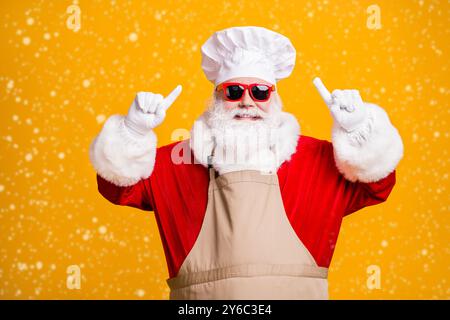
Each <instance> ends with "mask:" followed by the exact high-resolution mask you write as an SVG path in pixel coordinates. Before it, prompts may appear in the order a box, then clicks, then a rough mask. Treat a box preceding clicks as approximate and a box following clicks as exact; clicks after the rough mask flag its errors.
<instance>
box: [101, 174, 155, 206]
mask: <svg viewBox="0 0 450 320" xmlns="http://www.w3.org/2000/svg"><path fill="white" fill-rule="evenodd" d="M97 185H98V191H99V192H100V194H101V195H102V196H103V197H104V198H105V199H107V200H108V201H110V202H111V203H114V204H117V205H121V206H129V207H134V208H138V209H142V210H146V211H153V208H154V205H153V202H152V200H151V199H152V197H151V194H150V191H151V190H150V183H149V178H148V179H145V180H140V181H139V182H138V183H136V184H134V185H132V186H128V187H119V186H116V185H115V184H113V183H111V182H109V181H107V180H105V179H103V178H102V177H100V176H99V175H98V174H97Z"/></svg>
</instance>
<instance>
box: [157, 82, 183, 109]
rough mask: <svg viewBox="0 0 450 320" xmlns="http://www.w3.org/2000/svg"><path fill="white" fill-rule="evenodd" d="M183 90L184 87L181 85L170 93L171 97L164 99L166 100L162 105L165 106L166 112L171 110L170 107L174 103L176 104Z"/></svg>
mask: <svg viewBox="0 0 450 320" xmlns="http://www.w3.org/2000/svg"><path fill="white" fill-rule="evenodd" d="M182 89H183V87H182V86H181V85H178V86H176V88H175V89H173V90H172V92H171V93H169V95H168V96H167V97H165V98H164V100H163V101H162V104H163V106H164V109H165V110H167V109H169V107H170V106H171V105H172V103H174V102H175V100H176V99H177V98H178V96H179V95H180V93H181V90H182Z"/></svg>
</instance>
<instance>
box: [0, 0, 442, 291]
mask: <svg viewBox="0 0 450 320" xmlns="http://www.w3.org/2000/svg"><path fill="white" fill-rule="evenodd" d="M71 4H72V2H71V1H62V0H59V1H47V0H46V1H44V0H42V1H22V0H21V1H11V0H10V1H1V4H0V17H1V21H0V35H1V41H2V46H1V52H0V56H1V66H0V92H1V95H0V124H1V125H0V298H3V299H7V298H8V299H53V298H62V299H79V298H82V299H84V298H89V299H92V298H99V299H108V298H129V299H167V298H168V288H167V285H166V283H165V280H166V278H167V276H168V273H167V268H166V263H165V258H164V253H163V250H162V246H161V241H160V238H159V233H158V230H157V227H156V222H155V219H154V216H153V213H150V212H145V211H139V210H136V209H132V208H126V207H118V206H114V205H112V204H110V203H108V202H107V201H106V200H105V199H103V198H102V197H101V195H100V194H99V193H98V192H97V189H96V188H97V185H96V180H95V172H94V170H93V168H92V167H91V166H90V163H89V159H88V147H89V144H90V143H91V141H92V139H93V138H94V137H95V135H96V134H98V132H99V131H100V129H101V126H102V124H103V123H104V120H105V119H106V118H107V117H108V116H110V115H112V114H115V113H121V114H124V113H126V112H127V110H128V107H129V106H130V104H131V102H132V100H133V98H134V96H135V93H136V92H138V91H152V92H157V93H162V94H164V95H166V94H168V93H169V92H170V91H171V90H172V89H173V88H174V87H175V86H176V85H177V84H182V85H183V87H184V90H183V93H182V95H181V96H180V97H179V98H178V100H177V102H175V104H174V105H173V106H172V107H171V109H170V110H169V112H168V116H167V118H166V121H165V122H164V123H163V125H162V126H160V127H159V128H157V130H156V131H157V135H158V137H159V141H158V143H159V145H164V144H167V143H169V142H171V134H172V132H174V130H176V129H179V128H185V129H190V127H191V125H192V123H193V121H194V120H195V119H196V117H198V116H199V115H200V114H201V112H202V111H203V109H204V107H205V103H206V100H207V99H208V97H209V96H210V94H211V92H212V85H211V84H210V83H209V82H208V81H207V79H206V78H205V76H204V74H203V72H202V70H201V67H200V61H201V55H200V47H201V45H202V44H203V42H204V41H205V40H206V39H207V38H208V37H209V36H210V35H211V34H212V33H213V32H214V31H217V30H221V29H224V28H227V27H230V26H237V25H258V26H264V27H267V28H270V29H273V30H275V31H278V32H280V33H282V34H284V35H286V36H287V37H289V38H290V39H291V41H292V43H293V44H294V46H295V47H296V49H297V62H296V67H295V69H294V72H293V73H292V75H291V77H289V78H288V79H285V80H282V81H280V82H279V92H280V94H281V97H282V99H283V102H284V105H285V110H286V111H288V112H291V113H293V114H295V115H296V116H297V118H298V119H299V122H300V124H301V126H302V133H303V134H306V135H311V136H314V137H318V138H322V139H328V140H329V139H330V130H331V124H332V119H331V116H330V115H329V112H328V110H327V108H326V107H325V105H324V103H323V102H322V101H321V99H320V97H319V95H318V93H317V92H316V90H315V88H314V87H313V85H312V82H311V80H312V79H313V77H314V76H320V77H321V78H322V80H323V81H324V83H325V84H326V85H327V87H329V89H336V88H340V89H345V88H357V89H360V91H361V94H362V96H363V99H364V100H366V101H369V102H374V103H377V104H379V105H381V106H382V107H383V108H385V109H386V110H387V112H388V114H389V115H390V118H391V120H392V122H393V123H394V125H395V126H396V127H397V128H398V129H399V131H400V133H401V135H402V137H403V140H404V144H405V157H404V159H403V160H402V162H401V164H400V166H399V167H398V176H397V177H398V182H397V185H396V187H395V188H394V190H393V192H392V194H391V196H390V198H389V199H388V201H387V202H386V203H383V204H381V205H378V206H376V207H371V208H365V209H363V210H361V211H360V212H358V213H355V214H353V215H351V216H349V217H348V218H346V219H345V220H344V223H343V226H342V229H341V233H340V236H339V241H338V244H337V248H336V251H335V254H334V258H333V262H332V265H331V269H330V277H329V279H330V283H329V285H330V297H331V298H332V299H355V298H361V299H401V298H406V299H413V298H417V299H433V298H438V299H449V298H450V283H449V281H450V278H449V249H450V247H449V244H448V243H449V240H450V239H449V234H450V233H449V231H450V230H449V207H450V202H449V196H448V191H449V176H448V175H449V170H448V165H449V160H448V158H449V154H448V145H449V143H448V141H449V132H448V130H447V129H448V126H449V104H448V99H449V92H450V83H449V72H450V70H449V55H448V51H449V49H450V46H449V44H450V41H449V31H450V28H449V11H450V4H449V2H448V1H445V0H443V1H425V0H423V1H392V0H389V1H343V0H342V1H337V0H329V1H326V0H322V1H292V0H289V1H276V0H270V1H262V0H260V1H242V0H241V1H214V2H213V1H204V0H203V1H202V0H198V1H197V0H196V1H119V0H117V1H114V0H111V1H91V0H89V1H87V0H86V1H78V5H79V7H80V9H81V29H80V30H79V31H78V32H74V31H73V30H71V29H70V28H68V27H67V25H66V20H67V19H68V18H69V14H68V13H67V12H66V9H67V7H68V6H69V5H71ZM371 4H376V5H378V6H379V8H380V9H381V25H382V27H381V29H380V30H372V29H369V28H368V27H367V26H366V21H367V18H368V14H367V12H366V9H367V7H368V6H369V5H371ZM70 265H78V266H80V268H81V274H82V283H81V289H79V290H70V289H68V288H67V287H66V277H67V273H66V270H67V267H68V266H70ZM370 265H377V266H379V267H380V270H381V288H380V289H374V290H369V289H368V287H367V285H366V281H367V278H368V274H367V267H368V266H370Z"/></svg>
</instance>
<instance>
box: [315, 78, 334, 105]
mask: <svg viewBox="0 0 450 320" xmlns="http://www.w3.org/2000/svg"><path fill="white" fill-rule="evenodd" d="M313 83H314V85H315V86H316V89H317V91H319V94H320V96H321V97H322V99H323V101H325V103H326V104H327V105H330V104H331V102H332V98H331V94H330V91H328V89H327V88H326V87H325V85H324V84H323V82H322V80H320V78H319V77H316V78H314V80H313Z"/></svg>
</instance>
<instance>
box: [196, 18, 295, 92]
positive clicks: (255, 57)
mask: <svg viewBox="0 0 450 320" xmlns="http://www.w3.org/2000/svg"><path fill="white" fill-rule="evenodd" d="M201 52H202V69H203V72H204V73H205V75H206V77H207V78H208V80H209V81H211V82H213V83H214V85H218V84H220V83H222V82H224V81H226V80H229V79H231V78H236V77H256V78H260V79H263V80H266V81H268V82H269V83H272V84H275V83H276V81H278V80H280V79H284V78H287V77H288V76H289V75H290V74H291V72H292V70H293V69H294V65H295V48H294V46H293V45H292V43H291V41H290V40H289V39H288V38H287V37H285V36H283V35H282V34H279V33H277V32H274V31H271V30H269V29H266V28H263V27H255V26H248V27H232V28H228V29H224V30H221V31H217V32H215V33H214V34H213V35H212V36H211V37H210V38H209V39H208V40H207V41H206V42H205V43H204V44H203V46H202V48H201Z"/></svg>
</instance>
